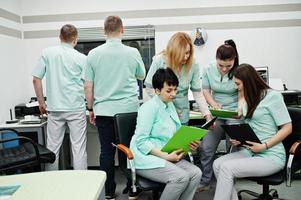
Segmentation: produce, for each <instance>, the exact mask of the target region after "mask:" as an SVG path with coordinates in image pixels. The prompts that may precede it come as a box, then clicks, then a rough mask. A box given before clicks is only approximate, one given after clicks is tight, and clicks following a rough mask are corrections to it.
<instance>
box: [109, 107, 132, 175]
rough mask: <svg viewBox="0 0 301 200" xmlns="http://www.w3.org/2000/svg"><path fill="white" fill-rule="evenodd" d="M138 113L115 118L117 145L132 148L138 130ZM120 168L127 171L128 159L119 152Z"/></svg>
mask: <svg viewBox="0 0 301 200" xmlns="http://www.w3.org/2000/svg"><path fill="white" fill-rule="evenodd" d="M136 120H137V112H132V113H120V114H116V115H115V116H114V123H115V133H116V138H117V143H119V144H123V145H125V146H127V147H129V146H130V142H131V139H132V136H133V135H134V133H135V129H136ZM118 161H119V166H120V168H121V170H122V171H124V172H125V173H128V172H127V171H128V170H127V158H126V156H125V154H123V153H121V152H120V151H118Z"/></svg>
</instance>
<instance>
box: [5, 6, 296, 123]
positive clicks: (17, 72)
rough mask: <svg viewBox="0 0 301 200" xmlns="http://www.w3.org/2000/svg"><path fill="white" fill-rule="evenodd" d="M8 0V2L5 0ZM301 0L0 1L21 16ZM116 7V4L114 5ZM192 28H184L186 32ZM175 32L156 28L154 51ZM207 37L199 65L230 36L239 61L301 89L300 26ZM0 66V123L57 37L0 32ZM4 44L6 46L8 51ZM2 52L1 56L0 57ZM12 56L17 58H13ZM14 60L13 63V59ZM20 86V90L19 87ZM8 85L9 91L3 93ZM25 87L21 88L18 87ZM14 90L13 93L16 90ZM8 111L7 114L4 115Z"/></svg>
mask: <svg viewBox="0 0 301 200" xmlns="http://www.w3.org/2000/svg"><path fill="white" fill-rule="evenodd" d="M8 2H10V3H8ZM289 3H301V0H245V1H240V0H226V1H225V0H224V1H222V0H218V1H211V0H203V1H195V0H186V1H182V0H166V1H162V0H153V1H141V0H127V1H124V0H112V1H99V0H89V1H82V0H64V1H61V0H49V1H40V0H19V1H17V0H15V1H5V0H0V6H1V8H3V9H6V10H8V11H11V12H15V13H16V14H19V15H22V16H34V15H55V14H79V15H80V14H81V13H91V12H111V13H112V14H114V13H117V14H118V11H136V10H137V11H139V10H149V9H171V8H202V7H225V6H246V5H273V4H289ZM117 8H118V9H117ZM285 19H288V20H290V19H301V12H300V11H295V12H270V13H243V14H223V15H222V14H220V15H219V14H216V15H201V13H200V15H198V16H172V17H157V16H151V17H145V18H124V19H123V21H124V25H146V24H152V25H155V26H160V25H161V26H162V25H163V26H164V25H172V24H195V23H199V24H202V23H204V24H206V23H223V22H225V23H227V22H244V23H248V21H266V20H285ZM1 20H2V19H1V18H0V25H5V26H8V27H12V28H20V30H22V31H36V30H58V29H59V28H60V27H61V26H62V25H63V24H65V23H72V24H74V25H75V26H77V27H79V28H85V27H95V26H102V24H103V20H104V19H94V20H81V21H61V22H43V23H25V24H21V25H20V24H19V25H18V24H15V23H11V22H8V21H7V20H2V21H1ZM193 28H196V27H193V26H192V27H191V28H188V30H185V31H186V32H188V33H190V32H191V30H192V29H193ZM173 33H174V31H172V32H166V31H161V32H160V31H156V51H157V52H159V51H161V50H162V49H163V48H165V46H166V43H167V41H168V39H169V38H170V37H171V35H172V34H173ZM207 33H208V41H207V43H206V45H205V46H203V47H200V48H197V49H196V55H195V56H196V58H197V60H198V62H199V63H200V65H201V66H204V65H206V64H207V63H209V62H211V61H212V60H214V58H215V51H216V48H217V47H218V46H219V45H220V44H222V43H223V41H224V40H226V39H230V38H231V39H234V40H235V42H236V43H237V47H238V51H239V55H240V62H241V63H242V62H247V63H250V64H252V65H254V66H268V67H269V69H270V76H271V77H275V78H282V80H283V82H284V83H286V85H287V87H288V88H289V89H301V79H300V78H299V77H298V74H299V73H300V69H299V66H301V60H300V59H299V57H300V52H301V45H300V44H301V39H300V35H301V26H300V25H299V26H295V27H281V28H245V29H220V30H214V29H212V30H207ZM0 42H1V46H0V52H1V54H0V55H1V65H3V66H7V65H9V66H11V67H10V68H9V69H5V71H3V70H4V69H3V67H1V68H0V72H1V74H0V88H1V96H2V94H3V92H2V91H6V93H4V96H6V97H5V100H4V101H5V102H6V103H5V102H4V103H2V101H3V100H1V104H0V117H1V118H2V119H1V118H0V122H1V120H2V121H3V120H6V119H8V109H9V108H10V107H12V106H13V105H15V104H17V103H21V102H25V101H28V100H29V97H30V96H33V95H34V91H33V88H32V83H31V76H30V73H31V71H32V69H33V67H34V66H35V64H36V61H37V58H38V56H39V54H40V52H41V50H42V49H43V48H45V47H48V46H51V45H56V44H57V43H58V39H57V37H51V38H42V39H24V40H21V41H20V40H19V39H15V38H11V37H6V36H1V35H0ZM7 48H8V51H7ZM2 57H3V58H4V59H2ZM16 57H17V58H16ZM12 63H13V64H12ZM11 74H14V76H15V78H14V79H16V80H18V81H17V82H13V83H12V84H11V86H9V87H8V86H7V81H8V79H11V77H10V75H11ZM4 80H5V81H4ZM20 85H22V88H24V90H22V91H21V90H20V89H18V88H19V87H20ZM8 88H12V90H11V91H14V92H11V93H7V92H8V91H7V90H10V89H8ZM23 91H24V92H23ZM15 93H17V95H16V94H15ZM6 113H7V114H6Z"/></svg>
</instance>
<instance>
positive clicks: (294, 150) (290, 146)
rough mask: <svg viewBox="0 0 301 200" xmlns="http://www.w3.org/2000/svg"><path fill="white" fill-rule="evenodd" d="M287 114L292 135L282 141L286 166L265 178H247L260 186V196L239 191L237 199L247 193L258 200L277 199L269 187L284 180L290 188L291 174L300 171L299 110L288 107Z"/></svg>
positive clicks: (300, 129)
mask: <svg viewBox="0 0 301 200" xmlns="http://www.w3.org/2000/svg"><path fill="white" fill-rule="evenodd" d="M288 112H289V114H290V117H291V119H292V125H293V130H292V133H291V134H290V135H289V136H288V137H287V138H285V139H284V140H283V145H284V147H285V150H286V155H287V164H286V168H284V169H283V170H281V171H279V172H277V173H275V174H272V175H270V176H266V177H247V178H246V179H248V180H251V181H255V182H257V184H260V185H262V187H263V190H262V192H263V193H262V194H258V193H256V192H253V191H250V190H240V191H239V192H238V198H239V199H240V200H241V199H242V196H241V194H242V193H247V194H249V195H252V196H254V197H256V198H257V199H259V200H270V199H274V198H276V199H278V197H279V195H278V192H277V190H275V189H271V190H269V186H270V185H280V184H281V183H283V182H284V181H285V180H286V186H288V187H290V186H291V182H292V178H291V177H292V174H294V173H295V172H296V171H298V170H300V169H301V152H300V150H301V123H300V122H301V109H300V108H291V107H288Z"/></svg>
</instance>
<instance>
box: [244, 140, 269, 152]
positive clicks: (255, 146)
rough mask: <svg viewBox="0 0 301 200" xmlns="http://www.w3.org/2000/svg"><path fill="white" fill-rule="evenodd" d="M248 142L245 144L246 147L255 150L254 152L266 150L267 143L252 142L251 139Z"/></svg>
mask: <svg viewBox="0 0 301 200" xmlns="http://www.w3.org/2000/svg"><path fill="white" fill-rule="evenodd" d="M246 143H247V144H248V145H246V144H244V145H243V146H244V147H246V148H247V149H249V150H250V151H252V152H254V153H259V152H262V151H264V150H266V146H265V144H264V143H263V144H260V143H257V142H251V141H246Z"/></svg>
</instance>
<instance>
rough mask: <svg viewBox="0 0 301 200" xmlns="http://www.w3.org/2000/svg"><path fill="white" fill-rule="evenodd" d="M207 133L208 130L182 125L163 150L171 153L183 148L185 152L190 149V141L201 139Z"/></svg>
mask: <svg viewBox="0 0 301 200" xmlns="http://www.w3.org/2000/svg"><path fill="white" fill-rule="evenodd" d="M206 134H207V130H205V129H201V128H196V127H192V126H181V127H180V128H179V129H178V130H177V132H176V133H175V134H174V135H173V136H172V138H170V140H169V141H168V142H167V144H165V145H164V147H163V148H162V149H161V151H164V152H167V153H171V152H173V151H175V150H178V149H183V150H184V152H185V153H188V152H189V151H190V149H189V143H190V142H192V141H194V140H200V139H201V138H203V137H204V136H205V135H206Z"/></svg>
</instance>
